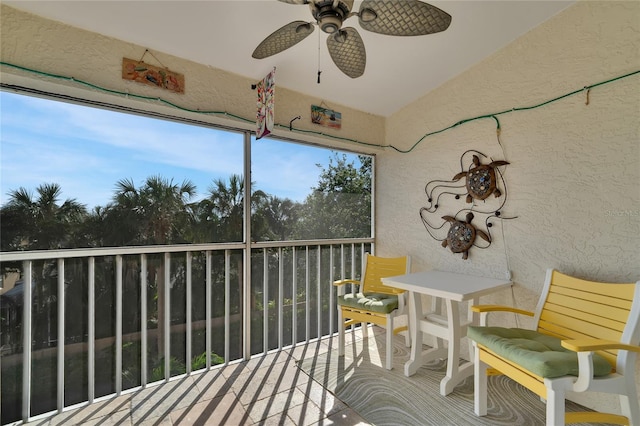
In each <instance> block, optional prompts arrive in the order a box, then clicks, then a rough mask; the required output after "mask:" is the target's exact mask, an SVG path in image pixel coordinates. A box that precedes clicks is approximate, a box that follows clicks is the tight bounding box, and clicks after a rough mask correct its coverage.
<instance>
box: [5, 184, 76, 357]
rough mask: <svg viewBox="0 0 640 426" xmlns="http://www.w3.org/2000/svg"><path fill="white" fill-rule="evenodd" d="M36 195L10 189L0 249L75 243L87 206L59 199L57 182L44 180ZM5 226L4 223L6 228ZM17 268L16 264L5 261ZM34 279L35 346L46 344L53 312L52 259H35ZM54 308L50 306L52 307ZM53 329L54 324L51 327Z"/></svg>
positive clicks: (32, 248) (33, 248)
mask: <svg viewBox="0 0 640 426" xmlns="http://www.w3.org/2000/svg"><path fill="white" fill-rule="evenodd" d="M36 193H37V196H34V194H33V193H32V192H30V191H29V190H27V189H25V188H23V187H20V188H19V189H17V190H14V191H10V192H9V201H8V203H7V204H6V206H4V207H3V208H2V209H1V210H0V222H2V225H3V228H2V249H3V250H7V249H8V250H38V249H42V250H47V249H58V248H67V247H73V246H74V241H73V240H74V238H75V235H77V230H78V229H79V228H80V224H81V223H82V221H83V219H84V217H85V216H86V208H85V206H84V205H83V204H80V203H78V202H77V201H76V200H75V199H67V200H65V201H64V202H63V203H62V204H60V203H59V200H60V196H61V195H62V189H61V187H60V185H58V184H56V183H45V184H42V185H40V186H38V187H37V188H36ZM5 226H7V227H6V228H5ZM4 267H5V268H12V267H13V268H16V269H18V267H17V265H5V266H4ZM33 277H34V283H35V297H34V304H35V306H36V308H35V313H34V316H33V317H34V330H33V333H34V335H33V336H34V340H35V342H36V345H37V346H40V345H42V344H46V342H47V341H48V340H50V339H51V338H52V336H50V335H49V336H48V334H49V333H48V330H49V327H48V324H49V323H50V321H51V320H52V319H53V318H52V315H54V314H55V305H52V302H53V301H54V300H55V298H56V295H55V292H54V291H53V289H55V288H56V277H57V266H56V263H55V262H34V264H33ZM52 308H53V309H52ZM54 329H55V328H54Z"/></svg>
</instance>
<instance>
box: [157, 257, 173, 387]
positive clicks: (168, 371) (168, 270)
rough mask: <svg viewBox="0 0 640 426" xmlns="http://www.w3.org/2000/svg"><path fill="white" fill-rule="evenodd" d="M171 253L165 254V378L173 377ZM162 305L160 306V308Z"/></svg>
mask: <svg viewBox="0 0 640 426" xmlns="http://www.w3.org/2000/svg"><path fill="white" fill-rule="evenodd" d="M170 281H171V254H170V253H165V254H164V379H165V380H166V381H168V380H169V379H170V378H171V300H170V296H171V284H170ZM159 308H160V307H158V309H159Z"/></svg>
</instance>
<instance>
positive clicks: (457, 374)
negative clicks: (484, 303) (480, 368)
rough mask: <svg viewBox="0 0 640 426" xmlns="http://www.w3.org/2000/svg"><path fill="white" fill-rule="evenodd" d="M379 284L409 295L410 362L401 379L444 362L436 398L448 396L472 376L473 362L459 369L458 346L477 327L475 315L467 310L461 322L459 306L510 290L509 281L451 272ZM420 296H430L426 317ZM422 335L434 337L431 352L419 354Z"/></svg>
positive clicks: (417, 275)
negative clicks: (427, 365) (469, 329)
mask: <svg viewBox="0 0 640 426" xmlns="http://www.w3.org/2000/svg"><path fill="white" fill-rule="evenodd" d="M382 282H383V284H385V285H389V286H392V287H396V288H399V289H403V290H407V291H409V330H410V333H411V359H409V361H407V362H406V363H405V365H404V374H405V376H412V375H413V374H415V373H416V371H418V368H420V367H421V366H422V365H423V364H424V363H427V362H429V361H432V360H434V359H448V362H447V374H446V376H445V377H444V378H443V379H442V381H441V382H440V394H441V395H448V394H449V393H451V392H452V391H453V388H454V387H455V386H456V385H458V384H459V383H460V382H461V381H462V380H464V379H465V378H467V377H469V376H470V375H472V374H473V362H471V361H467V362H465V363H463V364H462V365H459V358H460V342H461V339H462V338H463V337H465V336H466V335H467V326H468V325H469V324H478V320H479V315H478V314H474V313H473V312H471V310H470V309H469V310H468V314H467V320H466V321H461V319H460V312H459V303H460V302H464V301H468V300H470V301H472V303H473V304H477V303H478V300H479V298H480V296H482V295H486V294H489V293H492V292H495V291H498V290H501V289H503V288H506V287H510V286H511V284H512V283H511V281H510V280H508V279H495V278H485V277H478V276H473V275H465V274H459V273H455V272H444V271H424V272H416V273H412V274H407V275H399V276H396V277H388V278H382ZM423 294H424V295H428V296H432V304H431V311H429V312H426V313H423V311H422V300H421V299H422V297H421V296H422V295H423ZM440 300H444V301H445V305H446V308H447V312H446V316H445V315H443V314H442V308H441V306H442V303H440ZM416 324H418V326H416ZM422 333H428V334H430V335H433V336H435V337H436V343H435V345H434V347H433V348H431V349H428V350H426V351H423V348H422ZM443 339H444V340H447V341H448V348H445V347H444V344H443V343H444V342H443ZM470 350H471V349H470Z"/></svg>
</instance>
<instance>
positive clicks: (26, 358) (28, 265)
mask: <svg viewBox="0 0 640 426" xmlns="http://www.w3.org/2000/svg"><path fill="white" fill-rule="evenodd" d="M22 269H23V274H24V278H23V280H22V281H23V283H22V286H23V287H24V293H23V295H24V305H23V312H22V315H23V317H22V421H23V422H25V423H26V422H28V421H29V417H31V333H32V330H31V328H32V323H31V318H32V315H33V309H32V308H33V294H32V293H33V292H32V291H31V289H32V287H31V286H32V282H33V262H32V261H30V260H25V261H24V262H23V263H22Z"/></svg>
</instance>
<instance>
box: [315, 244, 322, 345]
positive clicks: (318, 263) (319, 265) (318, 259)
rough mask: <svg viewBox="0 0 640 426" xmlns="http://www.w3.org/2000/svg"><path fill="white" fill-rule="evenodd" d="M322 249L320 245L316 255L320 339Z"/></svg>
mask: <svg viewBox="0 0 640 426" xmlns="http://www.w3.org/2000/svg"><path fill="white" fill-rule="evenodd" d="M321 277H322V250H321V246H320V245H318V254H317V255H316V299H318V300H317V301H316V305H317V308H318V313H317V314H316V316H317V320H318V335H317V336H316V337H317V338H318V339H319V338H320V337H322V282H321Z"/></svg>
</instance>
